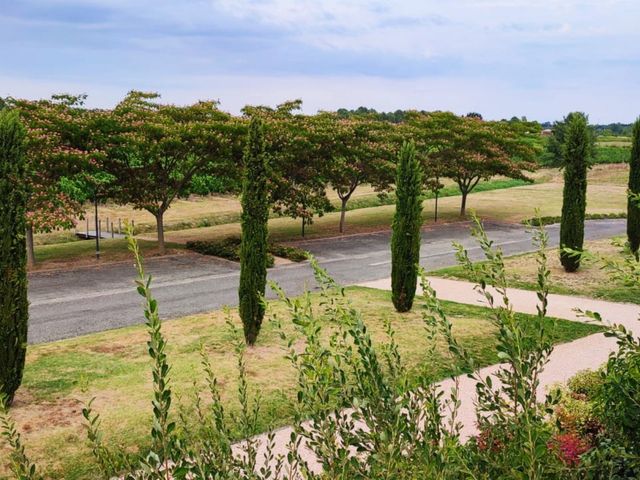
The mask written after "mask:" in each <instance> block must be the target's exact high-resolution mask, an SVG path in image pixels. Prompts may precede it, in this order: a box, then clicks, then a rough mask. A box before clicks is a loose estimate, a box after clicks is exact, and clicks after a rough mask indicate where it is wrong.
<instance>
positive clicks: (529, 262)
mask: <svg viewBox="0 0 640 480" xmlns="http://www.w3.org/2000/svg"><path fill="white" fill-rule="evenodd" d="M612 242H613V239H606V240H596V241H587V242H585V249H586V250H588V251H590V252H593V253H595V254H598V255H601V256H603V257H607V258H612V259H614V258H616V257H618V258H621V253H622V252H621V248H620V247H617V246H615V245H613V244H612ZM548 259H549V265H548V266H549V269H550V271H551V276H550V277H549V291H550V292H552V293H559V294H563V295H578V296H584V297H592V298H598V299H602V300H610V301H613V302H629V303H637V304H640V288H637V287H630V286H628V285H624V284H623V283H622V282H620V281H615V280H613V279H611V278H610V276H609V274H608V273H607V272H606V271H605V270H603V269H602V268H601V267H600V265H598V264H595V263H593V262H583V263H582V265H581V267H580V269H579V270H578V271H577V272H574V273H567V272H565V271H564V269H563V268H562V265H561V264H560V258H559V255H558V249H557V248H553V249H549V251H548ZM505 267H506V270H507V277H508V279H509V283H510V285H511V286H512V287H515V288H524V289H527V290H535V288H536V281H537V279H536V275H537V272H536V268H537V266H536V262H535V254H534V253H530V254H525V255H516V256H513V257H508V258H506V259H505ZM430 275H436V276H442V277H448V278H458V279H462V280H471V278H470V276H469V274H468V273H467V272H466V271H465V270H464V269H463V268H462V267H449V268H443V269H440V270H436V271H434V272H430Z"/></svg>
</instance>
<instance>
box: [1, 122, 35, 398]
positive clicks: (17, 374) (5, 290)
mask: <svg viewBox="0 0 640 480" xmlns="http://www.w3.org/2000/svg"><path fill="white" fill-rule="evenodd" d="M24 142H25V129H24V127H23V126H22V124H21V123H20V120H19V117H18V112H16V111H11V110H9V109H3V110H1V111H0V199H2V200H1V201H0V395H2V396H4V397H5V398H4V402H5V403H6V405H10V404H11V402H12V401H13V396H14V394H15V392H16V390H17V389H18V387H19V386H20V384H21V383H22V374H23V371H24V362H25V356H26V352H27V329H28V322H29V304H28V301H27V270H26V255H27V252H26V243H25V231H26V224H25V221H26V205H27V198H28V193H27V189H26V185H25V174H26V170H25V168H26V167H25V156H24Z"/></svg>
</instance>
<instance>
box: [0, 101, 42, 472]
mask: <svg viewBox="0 0 640 480" xmlns="http://www.w3.org/2000/svg"><path fill="white" fill-rule="evenodd" d="M0 115H1V113H0ZM6 400H7V399H6V397H5V396H4V395H3V394H0V435H1V436H2V437H4V438H5V440H6V441H7V444H8V445H9V448H10V449H11V450H10V454H9V459H8V460H9V465H10V467H9V468H10V469H11V472H12V473H13V475H14V477H15V479H16V480H41V478H42V477H41V476H40V475H39V474H38V472H37V470H36V465H35V464H34V463H31V460H30V459H29V457H28V456H27V454H26V452H25V449H24V445H23V444H22V438H21V437H20V433H19V432H18V430H17V429H16V424H15V422H14V421H13V419H12V418H11V417H10V416H9V411H8V409H7V404H6Z"/></svg>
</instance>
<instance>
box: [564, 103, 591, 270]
mask: <svg viewBox="0 0 640 480" xmlns="http://www.w3.org/2000/svg"><path fill="white" fill-rule="evenodd" d="M562 154H563V166H564V190H563V195H562V219H561V223H560V248H561V250H560V262H561V263H562V266H563V267H564V269H565V270H566V271H567V272H575V271H576V270H578V268H579V267H580V258H579V257H576V256H575V255H572V254H569V253H567V252H565V251H564V250H562V249H563V248H571V249H572V250H576V251H582V246H583V243H584V215H585V210H586V208H587V169H588V168H589V162H590V159H591V155H592V137H591V132H590V130H589V125H588V120H587V116H586V115H585V114H583V113H579V112H575V113H570V114H569V115H567V118H566V119H565V129H564V139H563V144H562Z"/></svg>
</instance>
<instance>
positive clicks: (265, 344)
mask: <svg viewBox="0 0 640 480" xmlns="http://www.w3.org/2000/svg"><path fill="white" fill-rule="evenodd" d="M347 291H348V298H349V299H350V301H351V302H352V304H353V306H354V307H355V308H357V309H359V310H360V311H361V312H362V314H363V318H364V319H365V320H366V321H367V326H368V328H369V329H370V332H371V333H372V335H373V339H374V341H375V342H376V343H378V344H379V343H380V342H383V341H385V340H386V334H385V329H384V321H385V320H386V319H388V320H390V321H391V324H392V325H393V327H394V329H395V331H396V340H397V341H398V343H399V345H400V350H401V353H402V355H403V357H404V359H405V362H406V365H407V369H408V371H409V374H410V375H415V374H416V373H417V372H419V371H424V370H428V371H430V372H431V373H434V374H435V376H437V377H439V378H444V377H446V376H448V375H449V374H450V373H451V371H452V370H451V369H452V366H451V363H450V359H449V357H448V355H447V348H446V345H445V343H444V342H442V341H439V343H438V346H437V347H438V348H437V350H436V352H437V353H436V356H435V357H434V358H425V357H424V352H425V350H426V346H427V342H428V340H427V338H426V334H425V333H424V330H423V322H422V319H421V314H420V306H421V303H422V302H421V301H420V300H418V302H417V303H416V307H415V308H414V311H413V312H409V313H406V314H398V313H396V312H395V310H394V308H393V305H392V304H391V301H390V293H389V292H387V291H382V290H374V289H367V288H361V287H350V288H348V289H347ZM312 298H313V301H314V305H315V307H316V308H321V306H320V305H319V302H320V297H319V296H317V295H315V294H314V295H313V296H312ZM443 306H444V309H445V311H446V312H447V314H448V315H449V318H450V319H451V321H452V322H453V324H454V330H455V333H456V335H457V337H458V338H459V339H460V340H461V342H462V344H463V345H464V346H465V348H467V349H468V350H469V351H470V352H471V353H472V354H473V355H474V357H475V358H476V359H477V361H478V364H479V365H489V364H493V363H496V362H497V361H498V357H497V352H496V350H495V339H494V336H493V334H494V333H495V331H494V327H493V326H492V325H491V323H490V321H489V320H488V313H489V311H488V310H487V309H486V308H483V307H478V306H471V305H462V304H457V303H452V302H443ZM269 313H270V314H271V315H278V317H279V318H288V317H287V314H286V312H285V307H284V305H283V304H282V303H281V302H273V303H272V304H270V308H269ZM229 316H230V318H231V320H232V321H234V322H237V323H239V320H238V319H237V314H236V312H235V310H233V311H231V312H229V313H225V312H223V311H215V312H211V313H208V314H203V315H195V316H190V317H186V318H183V319H180V320H175V321H170V322H167V323H165V325H164V326H163V330H164V332H165V334H166V336H167V339H168V350H167V353H168V356H169V361H170V363H171V365H172V371H171V387H172V390H173V392H174V395H175V397H176V403H177V404H179V405H182V406H183V407H184V408H187V409H188V407H187V406H188V405H190V404H192V401H193V391H194V388H199V389H202V387H203V380H204V379H203V377H202V374H201V370H200V365H199V362H200V359H199V353H198V352H199V350H200V346H201V345H203V346H204V349H205V351H206V354H207V355H208V357H209V359H210V361H211V363H212V365H214V368H215V374H216V375H217V377H218V380H219V382H220V386H221V390H222V398H223V401H224V403H225V405H226V408H227V409H228V410H230V411H234V410H236V409H237V408H238V403H237V400H236V397H235V391H236V389H237V378H236V377H237V374H236V363H235V362H236V360H235V358H234V355H233V345H232V343H233V342H232V341H231V340H232V337H231V336H230V335H231V334H230V332H229V329H228V328H227V327H226V325H225V322H226V321H227V320H228V319H229ZM518 317H519V318H520V319H522V320H526V319H527V318H530V316H528V315H518ZM548 321H549V322H550V323H551V322H554V321H553V320H551V319H549V320H548ZM283 323H284V322H283ZM554 323H555V325H556V327H555V329H554V336H555V341H556V342H558V343H560V342H567V341H570V340H573V339H576V338H579V337H582V336H585V335H589V334H592V333H594V332H597V331H598V328H597V327H595V326H593V325H587V324H583V323H577V322H569V321H562V320H558V321H557V322H554ZM283 328H284V330H286V331H287V333H289V334H292V333H293V328H292V326H291V325H288V324H286V323H285V324H284V325H283ZM146 340H147V336H146V332H145V329H144V327H142V326H136V327H129V328H125V329H120V330H114V331H109V332H103V333H98V334H93V335H88V336H85V337H80V338H76V339H70V340H64V341H60V342H55V343H50V344H43V345H36V346H33V347H30V349H29V352H28V359H27V366H26V370H25V377H24V383H23V386H22V388H21V389H20V390H19V391H18V395H17V397H16V402H15V405H14V407H13V408H12V411H11V413H12V415H13V416H14V417H15V419H16V422H17V424H18V426H19V428H20V430H21V431H23V432H24V434H25V440H26V444H27V446H28V453H29V454H30V455H32V457H33V458H34V460H37V461H38V463H40V464H41V465H43V466H46V468H47V470H46V472H45V475H46V477H47V478H64V479H67V480H74V479H86V478H95V476H94V471H93V469H92V461H91V458H90V454H89V452H88V448H87V446H86V441H85V432H84V428H83V426H82V422H81V408H82V404H83V402H86V401H87V400H89V399H90V398H95V401H94V406H95V408H96V411H98V412H100V413H101V418H102V425H103V430H104V433H105V435H106V437H107V438H108V439H109V440H110V441H111V440H112V441H114V442H116V443H117V444H119V445H122V446H123V447H125V448H127V449H129V450H136V449H145V447H146V445H145V443H144V442H145V438H146V435H147V434H148V431H149V429H150V427H151V404H150V401H151V395H152V392H151V381H150V378H149V374H150V373H149V359H148V356H147V352H146V343H145V342H146ZM284 354H285V351H284V349H283V345H282V344H281V340H280V338H279V335H278V331H277V329H276V327H275V325H274V324H273V323H272V322H267V323H265V325H264V327H263V331H262V333H261V335H260V337H259V339H258V343H257V345H256V346H255V347H253V348H251V349H249V350H248V352H247V356H246V360H247V367H248V376H249V381H250V385H251V393H252V395H255V394H256V393H258V392H259V393H260V395H261V397H262V405H263V408H262V417H261V423H262V426H263V428H264V429H267V428H270V427H274V426H278V425H284V424H287V423H288V422H289V421H290V420H291V416H290V412H291V408H290V407H291V401H292V394H293V393H294V391H295V382H296V378H295V372H294V371H293V369H292V368H291V366H290V365H289V363H288V361H287V360H286V359H285V358H284ZM174 412H175V410H174ZM0 458H6V457H3V455H2V450H0ZM2 473H3V472H2V471H0V475H2Z"/></svg>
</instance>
